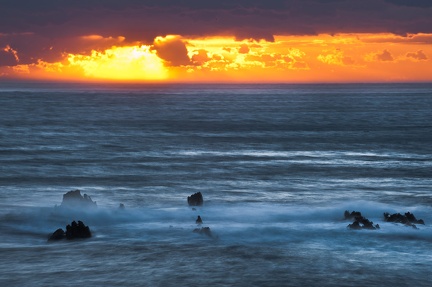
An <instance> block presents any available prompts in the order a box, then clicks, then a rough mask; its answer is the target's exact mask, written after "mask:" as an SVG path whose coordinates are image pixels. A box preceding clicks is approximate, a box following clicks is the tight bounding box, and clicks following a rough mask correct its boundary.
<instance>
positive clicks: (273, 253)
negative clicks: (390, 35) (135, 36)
mask: <svg viewBox="0 0 432 287" xmlns="http://www.w3.org/2000/svg"><path fill="white" fill-rule="evenodd" d="M75 189H79V190H81V193H82V194H84V193H86V194H88V195H90V196H91V198H92V199H93V200H94V201H96V202H97V208H95V209H90V210H81V209H80V210H78V209H77V210H68V211H62V210H61V209H59V208H55V206H56V205H60V204H61V202H62V197H63V194H64V193H66V192H68V191H70V190H75ZM195 192H201V193H202V194H203V196H204V205H203V206H201V207H197V208H195V210H194V209H192V207H190V206H188V204H187V200H186V199H187V197H188V196H189V195H191V194H193V193H195ZM120 203H122V204H124V205H125V209H124V210H120V209H119V208H118V207H119V204H120ZM345 210H349V211H354V210H355V211H361V212H362V214H363V215H364V216H365V217H367V218H368V219H369V220H371V221H373V222H374V224H379V225H380V226H381V229H379V230H350V229H347V225H348V224H350V223H352V220H351V221H350V220H344V211H345ZM407 211H410V212H412V213H413V214H414V215H415V216H416V217H417V218H418V219H420V218H421V219H423V220H424V221H425V223H426V224H425V225H417V227H418V229H414V228H411V227H408V226H404V225H402V224H396V223H389V222H384V217H383V213H384V212H389V213H402V214H403V213H405V212H407ZM198 215H200V216H201V217H202V219H203V225H202V226H206V227H207V226H208V227H210V229H211V232H212V235H213V237H212V238H210V237H208V236H205V235H202V234H197V233H194V232H192V231H193V230H194V229H195V228H197V225H196V223H195V219H196V218H197V216H198ZM72 220H82V221H83V222H84V223H85V224H86V225H88V226H89V227H90V229H91V231H92V233H93V236H92V238H90V239H85V240H62V241H58V242H48V241H47V239H48V237H49V235H50V234H51V233H52V232H54V231H55V230H56V229H57V228H63V229H64V228H65V226H66V225H67V224H69V223H71V221H72ZM431 268H432V84H350V85H348V84H344V85H336V84H335V85H333V84H325V85H318V84H315V85H162V84H160V85H157V84H152V85H78V84H60V83H55V84H42V83H39V84H37V83H33V84H29V83H28V84H22V83H4V82H3V83H0V286H431V284H432V283H431V282H432V273H431Z"/></svg>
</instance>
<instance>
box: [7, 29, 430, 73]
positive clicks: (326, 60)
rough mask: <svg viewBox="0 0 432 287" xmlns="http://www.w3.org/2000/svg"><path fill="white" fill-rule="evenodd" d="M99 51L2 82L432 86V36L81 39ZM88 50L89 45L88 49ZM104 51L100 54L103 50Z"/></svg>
mask: <svg viewBox="0 0 432 287" xmlns="http://www.w3.org/2000/svg"><path fill="white" fill-rule="evenodd" d="M82 39H84V40H85V41H86V43H88V41H93V42H94V43H95V44H99V45H100V47H99V48H94V49H93V50H89V51H90V52H81V53H71V52H69V53H67V51H66V53H64V54H63V60H62V61H57V62H55V61H52V62H49V61H47V60H44V59H39V60H37V61H35V63H32V64H24V63H22V61H19V59H20V58H21V57H20V51H19V50H16V49H14V48H13V47H12V46H9V45H8V46H6V47H4V48H2V51H3V54H4V55H6V56H8V57H9V60H8V61H9V62H10V63H13V62H15V65H10V66H3V67H0V78H1V77H11V78H13V77H16V78H26V79H58V80H83V81H92V80H96V81H99V80H102V81H138V82H140V81H172V82H389V81H392V82H398V81H399V82H401V81H432V60H431V57H432V50H431V49H430V43H432V34H413V35H406V36H399V35H395V34H389V33H382V34H365V33H363V34H359V33H357V34H337V35H328V34H322V35H305V36H286V35H285V36H277V35H275V36H274V42H268V41H265V40H260V41H256V40H253V39H246V40H242V41H238V40H236V39H235V38H234V37H226V36H224V37H203V38H187V37H182V36H181V35H166V36H165V37H156V38H155V39H154V42H153V43H152V44H148V45H143V44H140V43H139V44H134V43H129V44H126V43H127V41H126V40H125V38H124V37H121V36H119V37H117V38H113V37H109V38H103V37H101V36H98V35H90V36H83V37H81V40H82ZM93 42H92V43H93ZM103 47H106V48H103Z"/></svg>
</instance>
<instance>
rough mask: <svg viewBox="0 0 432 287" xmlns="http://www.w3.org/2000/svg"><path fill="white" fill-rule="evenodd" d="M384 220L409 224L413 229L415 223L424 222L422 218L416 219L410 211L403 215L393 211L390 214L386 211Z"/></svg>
mask: <svg viewBox="0 0 432 287" xmlns="http://www.w3.org/2000/svg"><path fill="white" fill-rule="evenodd" d="M384 220H385V221H387V222H394V223H402V224H404V225H406V226H411V227H413V228H415V229H417V226H416V225H415V224H423V225H424V224H425V223H424V221H423V219H417V218H416V217H415V216H414V214H412V213H411V212H409V211H408V212H407V213H405V214H404V215H402V214H400V213H394V214H390V213H387V212H384Z"/></svg>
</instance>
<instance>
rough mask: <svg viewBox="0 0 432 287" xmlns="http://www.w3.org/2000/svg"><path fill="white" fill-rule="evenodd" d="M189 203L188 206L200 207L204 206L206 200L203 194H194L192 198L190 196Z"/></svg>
mask: <svg viewBox="0 0 432 287" xmlns="http://www.w3.org/2000/svg"><path fill="white" fill-rule="evenodd" d="M187 201H188V204H189V205H192V206H199V205H203V203H204V199H203V196H202V194H201V192H197V193H194V194H192V195H191V196H188V198H187Z"/></svg>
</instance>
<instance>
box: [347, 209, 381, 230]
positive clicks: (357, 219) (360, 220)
mask: <svg viewBox="0 0 432 287" xmlns="http://www.w3.org/2000/svg"><path fill="white" fill-rule="evenodd" d="M344 216H345V219H353V218H354V222H353V223H351V224H348V226H347V228H349V229H357V230H358V229H370V230H375V229H380V226H379V224H376V225H374V224H373V222H372V221H370V220H369V219H367V218H366V217H364V216H362V214H361V212H359V211H353V212H351V213H350V212H349V211H348V210H346V211H345V213H344Z"/></svg>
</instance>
